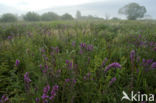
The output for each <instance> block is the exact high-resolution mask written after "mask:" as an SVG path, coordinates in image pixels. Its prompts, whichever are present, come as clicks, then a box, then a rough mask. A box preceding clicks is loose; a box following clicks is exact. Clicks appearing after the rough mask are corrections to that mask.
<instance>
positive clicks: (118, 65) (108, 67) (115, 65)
mask: <svg viewBox="0 0 156 103" xmlns="http://www.w3.org/2000/svg"><path fill="white" fill-rule="evenodd" d="M111 68H121V65H120V64H119V63H116V62H115V63H112V64H109V65H108V66H107V67H106V69H105V70H104V72H105V73H106V72H107V71H108V70H109V69H111Z"/></svg>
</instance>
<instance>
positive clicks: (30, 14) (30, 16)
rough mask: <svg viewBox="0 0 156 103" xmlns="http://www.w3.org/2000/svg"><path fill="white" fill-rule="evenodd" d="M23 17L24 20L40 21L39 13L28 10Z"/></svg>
mask: <svg viewBox="0 0 156 103" xmlns="http://www.w3.org/2000/svg"><path fill="white" fill-rule="evenodd" d="M23 18H24V20H25V21H40V15H38V14H37V13H35V12H28V13H27V14H26V15H24V17H23Z"/></svg>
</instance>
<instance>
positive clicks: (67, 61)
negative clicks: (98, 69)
mask: <svg viewBox="0 0 156 103" xmlns="http://www.w3.org/2000/svg"><path fill="white" fill-rule="evenodd" d="M66 64H67V66H68V67H69V68H70V69H71V68H72V65H73V63H72V62H70V61H69V60H66Z"/></svg>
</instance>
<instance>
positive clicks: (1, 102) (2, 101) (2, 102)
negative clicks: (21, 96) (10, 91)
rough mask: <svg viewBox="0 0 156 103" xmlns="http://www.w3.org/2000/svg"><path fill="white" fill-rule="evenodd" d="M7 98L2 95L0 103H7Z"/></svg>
mask: <svg viewBox="0 0 156 103" xmlns="http://www.w3.org/2000/svg"><path fill="white" fill-rule="evenodd" d="M8 100H9V98H8V97H7V96H6V95H3V96H2V98H1V99H0V103H7V102H8Z"/></svg>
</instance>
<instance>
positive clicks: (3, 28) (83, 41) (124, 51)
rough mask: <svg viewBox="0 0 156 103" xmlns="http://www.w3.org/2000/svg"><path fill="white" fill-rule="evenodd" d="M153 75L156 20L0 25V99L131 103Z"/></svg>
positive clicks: (9, 102)
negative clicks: (128, 97) (130, 96)
mask: <svg viewBox="0 0 156 103" xmlns="http://www.w3.org/2000/svg"><path fill="white" fill-rule="evenodd" d="M155 74H156V21H127V20H125V21H124V20H123V21H122V20H121V21H120V20H119V21H118V20H117V21H115V20H114V21H113V20H108V21H106V20H100V21H76V20H75V21H55V22H31V23H27V22H21V23H3V24H2V23H1V24H0V103H132V102H129V101H127V100H124V101H121V98H122V96H123V94H122V92H123V91H125V92H126V93H128V94H129V95H130V93H131V91H134V92H136V93H137V92H138V91H140V93H142V94H144V93H145V94H150V93H152V94H156V75H155ZM138 103H146V102H143V101H141V102H138ZM151 103H152V102H151ZM153 103H154V102H153Z"/></svg>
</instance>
